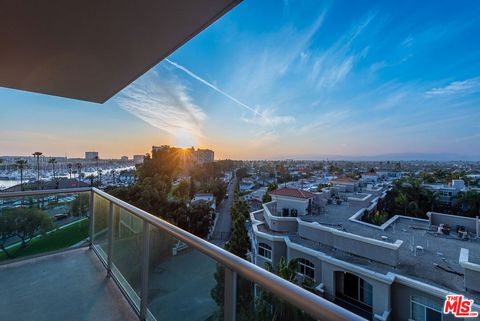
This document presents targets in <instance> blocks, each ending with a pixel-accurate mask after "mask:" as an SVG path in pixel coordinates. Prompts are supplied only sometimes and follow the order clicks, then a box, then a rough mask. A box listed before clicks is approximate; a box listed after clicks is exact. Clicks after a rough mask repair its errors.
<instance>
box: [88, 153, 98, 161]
mask: <svg viewBox="0 0 480 321" xmlns="http://www.w3.org/2000/svg"><path fill="white" fill-rule="evenodd" d="M97 157H98V152H85V159H86V160H93V159H95V158H97Z"/></svg>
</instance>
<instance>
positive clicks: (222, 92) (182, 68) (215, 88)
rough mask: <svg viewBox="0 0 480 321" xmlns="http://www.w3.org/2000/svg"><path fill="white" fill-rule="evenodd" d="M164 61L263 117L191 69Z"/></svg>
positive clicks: (170, 61)
mask: <svg viewBox="0 0 480 321" xmlns="http://www.w3.org/2000/svg"><path fill="white" fill-rule="evenodd" d="M165 61H166V62H168V63H169V64H171V65H172V66H174V67H175V68H177V69H180V70H181V71H183V72H185V73H186V74H187V75H189V76H190V77H192V78H193V79H196V80H198V81H200V82H201V83H202V84H204V85H206V86H208V87H210V88H212V89H213V90H215V91H216V92H218V93H220V94H222V95H223V96H225V97H227V98H228V99H230V100H231V101H233V102H234V103H236V104H238V105H240V106H242V107H244V108H246V109H248V110H249V111H251V112H252V113H254V114H255V115H257V116H259V117H262V118H264V117H263V115H262V114H261V113H260V112H258V111H257V110H256V109H254V108H253V107H250V106H248V105H247V104H245V103H242V102H241V101H240V100H238V99H237V98H235V97H232V96H231V95H229V94H227V93H226V92H224V91H223V90H221V89H220V88H218V87H217V86H215V85H213V84H212V83H210V82H208V81H207V80H205V79H203V78H202V77H200V76H198V75H197V74H195V73H193V72H192V71H190V70H189V69H187V68H185V67H184V66H182V65H180V64H177V63H176V62H173V61H172V60H170V59H165ZM264 120H265V121H267V122H269V120H268V119H267V118H264Z"/></svg>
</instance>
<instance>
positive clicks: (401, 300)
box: [390, 282, 461, 321]
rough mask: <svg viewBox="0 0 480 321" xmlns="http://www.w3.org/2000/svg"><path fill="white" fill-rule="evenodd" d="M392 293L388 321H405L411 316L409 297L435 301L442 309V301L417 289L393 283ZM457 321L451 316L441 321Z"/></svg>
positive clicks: (445, 316)
mask: <svg viewBox="0 0 480 321" xmlns="http://www.w3.org/2000/svg"><path fill="white" fill-rule="evenodd" d="M391 293H392V307H393V309H392V312H391V314H390V321H406V320H408V319H409V318H410V316H411V306H410V297H411V296H412V295H418V296H423V297H425V298H427V299H430V300H432V301H435V302H436V303H438V304H439V305H440V306H441V307H443V299H442V298H439V297H436V296H433V295H430V294H429V293H427V292H422V291H420V290H417V289H413V288H411V287H408V286H406V285H403V284H399V283H397V282H394V283H393V284H392V286H391ZM454 320H456V321H458V320H461V319H457V318H455V317H454V316H453V315H452V314H448V315H444V316H443V321H454Z"/></svg>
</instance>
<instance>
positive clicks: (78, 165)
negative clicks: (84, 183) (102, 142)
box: [75, 163, 82, 187]
mask: <svg viewBox="0 0 480 321" xmlns="http://www.w3.org/2000/svg"><path fill="white" fill-rule="evenodd" d="M75 167H76V168H77V179H78V184H77V187H79V186H80V180H81V177H82V164H81V163H76V164H75Z"/></svg>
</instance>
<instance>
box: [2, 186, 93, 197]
mask: <svg viewBox="0 0 480 321" xmlns="http://www.w3.org/2000/svg"><path fill="white" fill-rule="evenodd" d="M90 191H92V187H76V188H63V189H39V190H32V191H16V192H0V198H10V197H24V196H39V195H45V194H69V193H72V194H73V193H82V192H90Z"/></svg>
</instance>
